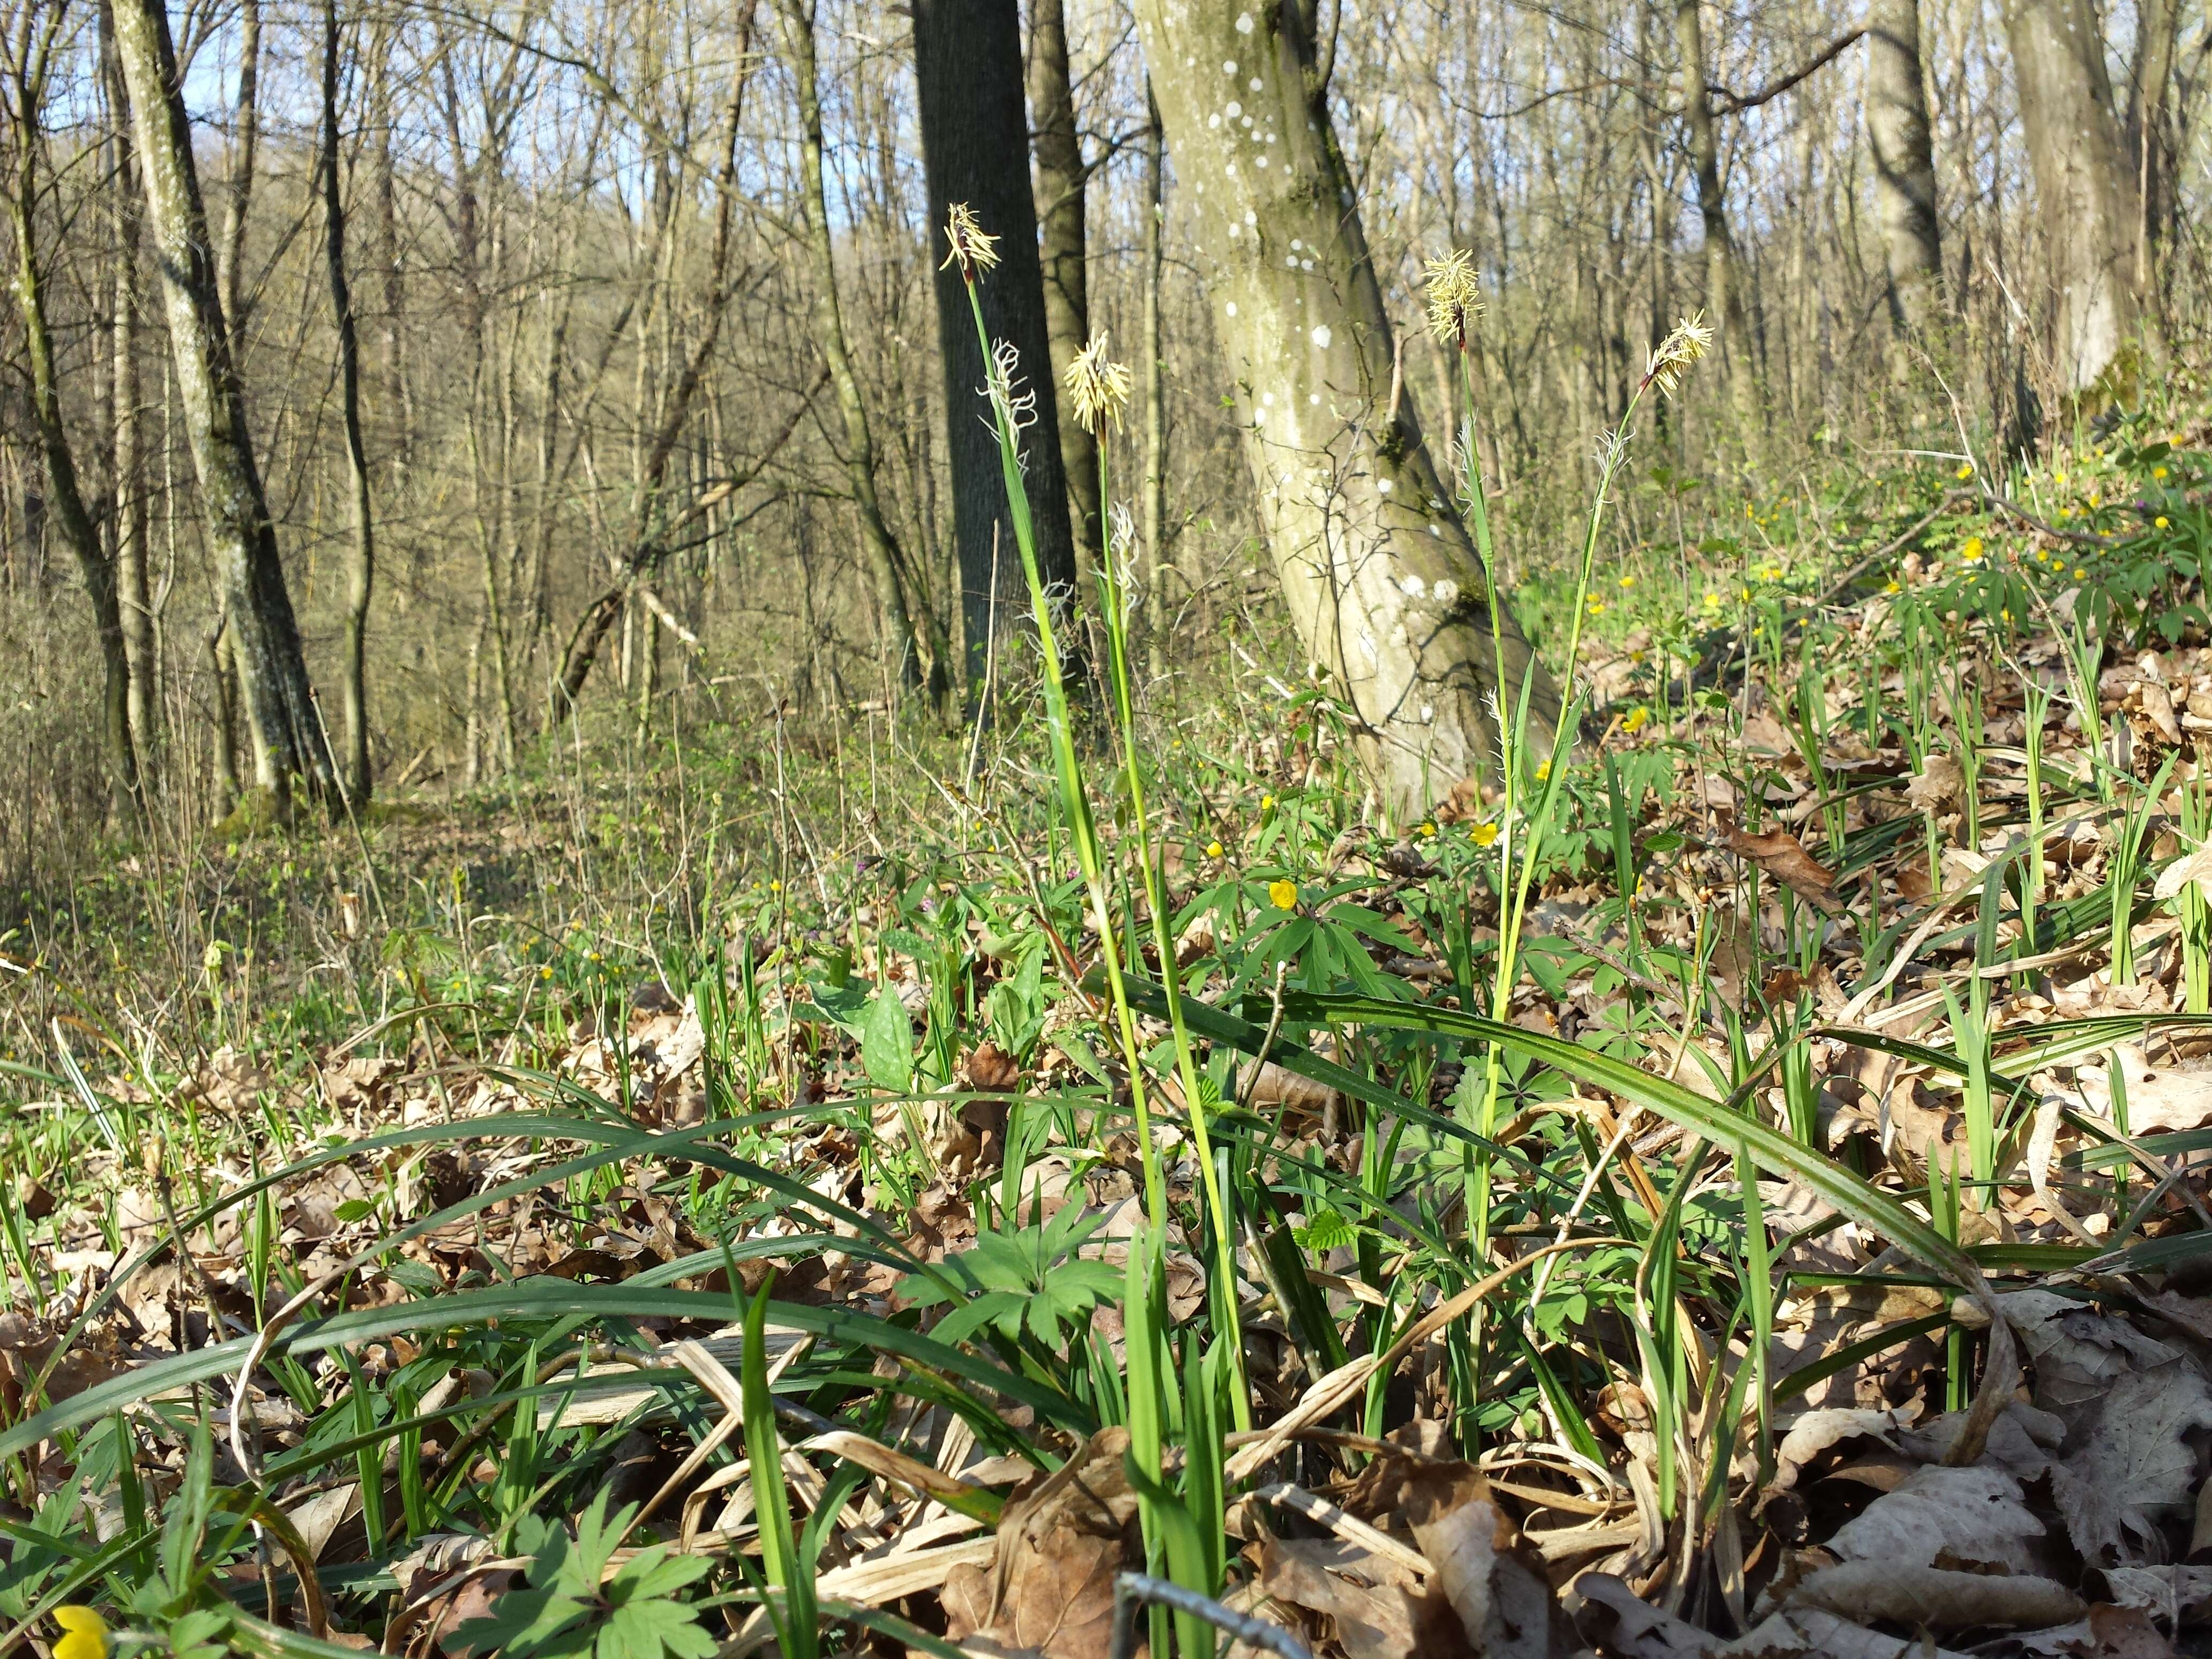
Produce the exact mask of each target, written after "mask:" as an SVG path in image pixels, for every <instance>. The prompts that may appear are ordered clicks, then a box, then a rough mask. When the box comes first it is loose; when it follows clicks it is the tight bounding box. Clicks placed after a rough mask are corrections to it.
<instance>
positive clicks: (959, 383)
mask: <svg viewBox="0 0 2212 1659" xmlns="http://www.w3.org/2000/svg"><path fill="white" fill-rule="evenodd" d="M914 62H915V82H916V85H917V87H918V88H919V90H920V94H921V98H920V102H921V149H922V162H923V171H924V173H926V174H927V179H928V185H929V222H930V226H931V236H932V239H933V248H934V250H935V252H936V255H937V257H939V258H942V257H943V256H944V253H945V241H944V226H945V213H946V210H948V209H950V208H951V206H952V204H955V203H963V204H966V205H967V206H968V207H969V209H971V210H973V211H974V213H975V219H976V222H978V223H979V224H980V225H981V227H982V228H983V229H984V230H985V231H986V232H987V233H988V234H991V235H994V236H996V237H999V238H1000V243H999V254H1000V260H1001V261H1002V263H1001V264H1000V267H999V269H998V270H995V271H994V272H993V273H992V274H991V280H990V281H989V282H987V283H983V284H981V293H982V302H983V321H984V325H985V326H986V327H987V328H988V329H989V331H990V333H991V337H992V338H993V339H994V340H1004V341H1007V342H1009V343H1012V346H1013V348H1014V349H1015V350H1016V351H1017V352H1018V353H1019V354H1020V356H1021V371H1022V373H1023V374H1024V375H1025V376H1026V377H1027V380H1028V383H1029V389H1030V391H1031V392H1035V393H1036V403H1035V405H1034V410H1035V419H1034V420H1033V421H1032V422H1030V426H1029V428H1027V430H1026V433H1025V435H1024V443H1023V452H1022V455H1023V460H1024V465H1025V469H1026V475H1027V478H1028V485H1029V498H1030V510H1031V512H1032V513H1033V514H1034V518H1035V530H1036V543H1037V562H1038V566H1039V568H1040V570H1041V572H1042V574H1043V577H1044V580H1045V581H1046V583H1047V585H1048V586H1051V587H1054V588H1057V589H1059V590H1060V591H1062V592H1073V589H1074V586H1075V539H1074V534H1073V530H1072V529H1071V527H1070V525H1069V519H1068V510H1067V487H1066V477H1065V473H1064V471H1063V467H1062V463H1061V461H1060V399H1059V396H1058V387H1057V386H1055V385H1054V381H1053V373H1052V349H1051V346H1050V344H1049V337H1048V330H1047V327H1046V324H1045V308H1044V276H1043V272H1042V268H1041V266H1040V264H1039V262H1038V258H1037V223H1036V197H1033V196H1032V195H1031V194H1030V168H1029V149H1030V144H1029V137H1030V135H1029V121H1028V118H1027V116H1026V114H1025V112H1024V110H1023V107H1022V31H1021V19H1020V17H1019V15H1018V10H1017V6H1016V3H1015V0H915V3H914ZM937 328H938V337H939V344H940V345H941V347H942V349H943V359H944V365H945V452H946V454H947V456H948V457H949V459H950V460H951V471H952V527H953V534H954V538H955V539H956V540H957V543H958V544H959V550H960V589H961V592H960V612H961V620H962V625H963V638H964V642H965V653H966V658H967V671H968V684H969V686H971V687H976V686H980V685H981V684H982V680H983V659H984V644H985V641H986V640H987V638H988V637H989V632H990V628H991V623H992V616H991V611H992V597H991V596H992V564H993V561H994V556H995V557H996V559H997V561H998V562H999V563H1000V565H1001V566H1002V567H1003V570H1002V573H1001V574H1000V579H999V582H998V591H999V592H1001V593H1012V592H1016V591H1017V590H1018V588H1019V586H1020V583H1019V582H1018V581H1017V580H1014V573H1016V572H1018V570H1019V569H1020V566H1019V565H1018V563H1016V562H1015V557H1016V556H1015V552H1014V532H1013V525H1012V520H1010V519H1009V518H1008V517H1007V507H1006V478H1005V476H1004V475H1003V474H1002V473H1001V472H1000V470H999V444H998V440H997V439H996V438H995V437H994V435H992V431H991V428H990V425H989V423H988V422H987V421H986V420H985V419H984V413H985V411H984V407H983V403H982V398H981V392H982V387H983V383H984V379H985V375H984V369H983V356H982V349H981V347H980V346H978V345H977V344H976V343H975V322H974V320H973V319H971V318H970V317H969V313H968V289H967V284H966V283H963V282H962V281H961V278H960V272H959V270H958V269H957V267H945V268H942V269H940V270H939V271H938V273H937ZM1006 620H1007V618H1006V617H1000V618H999V621H1000V623H1001V624H1002V625H1003V624H1004V623H1005V622H1006Z"/></svg>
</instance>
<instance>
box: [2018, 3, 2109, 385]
mask: <svg viewBox="0 0 2212 1659" xmlns="http://www.w3.org/2000/svg"><path fill="white" fill-rule="evenodd" d="M2005 37H2006V40H2008V43H2009V44H2010V46H2011V47H2012V56H2013V70H2014V73H2015V76H2016V77H2017V79H2018V81H2019V83H2020V112H2021V125H2022V126H2023V127H2024V128H2026V129H2027V153H2028V160H2029V161H2030V162H2031V164H2032V165H2033V167H2034V170H2035V193H2036V201H2037V206H2038V209H2039V217H2040V219H2041V221H2042V228H2043V236H2044V242H2045V247H2046V248H2047V250H2048V255H2049V260H2050V266H2051V284H2052V286H2053V288H2054V289H2056V290H2057V301H2058V334H2057V351H2056V356H2057V367H2058V372H2059V376H2060V379H2061V380H2062V381H2063V384H2064V386H2066V388H2067V389H2068V390H2069V392H2075V393H2077V394H2078V393H2083V392H2091V391H2092V390H2093V389H2094V388H2095V387H2097V386H2098V385H2099V383H2100V382H2102V381H2106V377H2107V376H2108V375H2109V374H2112V373H2113V372H2114V371H2115V370H2118V371H2119V372H2120V377H2121V378H2122V379H2124V378H2126V369H2127V364H2126V362H2124V361H2123V359H2124V356H2127V355H2129V354H2130V352H2131V348H2132V347H2133V346H2134V344H2135V337H2136V330H2137V328H2138V327H2139V326H2140V324H2141V321H2142V291H2141V289H2140V288H2139V287H2138V284H2137V269H2136V267H2137V261H2136V244H2137V240H2138V238H2139V236H2140V234H2141V217H2142V207H2141V205H2140V204H2139V202H2138V200H2137V197H2136V170H2135V168H2134V167H2131V166H2130V164H2129V156H2128V154H2127V149H2126V146H2125V144H2124V143H2123V142H2122V138H2121V133H2120V122H2119V117H2118V112H2116V111H2115V109H2114V107H2113V104H2112V76H2111V74H2110V72H2109V71H2108V70H2106V67H2105V43H2104V37H2103V36H2102V34H2101V33H2100V32H2099V29H2098V25H2097V12H2096V8H2095V6H2094V5H2093V3H2092V0H2007V3H2006V5H2005Z"/></svg>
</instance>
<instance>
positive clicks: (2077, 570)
mask: <svg viewBox="0 0 2212 1659" xmlns="http://www.w3.org/2000/svg"><path fill="white" fill-rule="evenodd" d="M2087 574H2089V573H2088V572H2087V571H2086V570H2084V569H2083V568H2081V566H2080V565H2078V564H2077V565H2075V567H2074V580H2075V581H2077V582H2078V581H2080V580H2081V578H2082V577H2084V576H2086V575H2087Z"/></svg>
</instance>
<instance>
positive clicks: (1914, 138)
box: [1866, 0, 1943, 333]
mask: <svg viewBox="0 0 2212 1659" xmlns="http://www.w3.org/2000/svg"><path fill="white" fill-rule="evenodd" d="M1866 121H1867V141H1868V146H1869V149H1871V150H1872V151H1873V153H1874V175H1875V177H1874V190H1875V214H1876V216H1877V217H1878V218H1879V219H1880V221H1881V239H1882V249H1883V252H1885V253H1886V254H1887V257H1888V263H1889V314H1890V320H1891V321H1892V322H1893V324H1894V325H1896V326H1897V328H1898V329H1899V331H1902V332H1905V333H1917V332H1918V331H1920V330H1922V329H1923V328H1924V327H1926V326H1927V325H1928V323H1929V321H1930V320H1931V319H1932V318H1933V317H1934V315H1935V313H1936V308H1937V307H1938V306H1939V305H1940V303H1941V298H1940V295H1941V290H1942V282H1943V249H1942V241H1941V240H1940V233H1939V231H1938V229H1937V222H1936V159H1935V154H1934V150H1933V149H1932V147H1931V145H1930V143H1929V133H1928V94H1927V91H1926V88H1925V85H1924V83H1923V81H1922V78H1921V73H1920V0H1874V4H1873V6H1872V7H1871V8H1870V9H1869V12H1868V14H1867V75H1866Z"/></svg>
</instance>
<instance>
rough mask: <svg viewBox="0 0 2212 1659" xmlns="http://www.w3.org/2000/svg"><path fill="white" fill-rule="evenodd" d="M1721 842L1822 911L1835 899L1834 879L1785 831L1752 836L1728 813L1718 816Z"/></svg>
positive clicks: (1824, 867)
mask: <svg viewBox="0 0 2212 1659" xmlns="http://www.w3.org/2000/svg"><path fill="white" fill-rule="evenodd" d="M1720 830H1721V844H1722V845H1723V847H1725V848H1728V850H1729V852H1731V853H1733V854H1735V855H1736V856H1737V857H1738V858H1740V859H1743V860H1747V861H1748V862H1750V863H1752V864H1754V865H1756V866H1759V869H1761V870H1763V871H1765V872H1766V873H1767V874H1768V875H1770V876H1771V877H1773V878H1775V879H1776V880H1777V881H1778V882H1780V883H1781V884H1783V885H1784V886H1785V887H1787V888H1789V889H1790V891H1791V892H1793V893H1796V894H1797V895H1798V896H1801V897H1803V898H1807V899H1810V900H1811V901H1812V902H1814V904H1816V905H1818V906H1820V908H1822V909H1824V910H1827V909H1832V908H1834V907H1835V902H1836V878H1835V876H1834V875H1833V873H1832V872H1830V871H1829V870H1828V869H1827V868H1826V866H1823V865H1822V864H1821V863H1820V860H1818V859H1815V858H1814V856H1813V855H1812V854H1810V853H1808V852H1807V851H1806V850H1805V843H1804V842H1802V841H1800V840H1798V839H1797V837H1796V836H1794V835H1792V834H1791V833H1790V831H1789V830H1787V829H1770V830H1768V831H1767V832H1766V833H1765V835H1763V836H1754V835H1752V834H1751V833H1749V832H1748V831H1747V830H1745V829H1740V828H1739V827H1738V826H1737V824H1736V822H1735V819H1734V818H1733V817H1729V815H1728V814H1726V813H1723V814H1721V816H1720Z"/></svg>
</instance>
